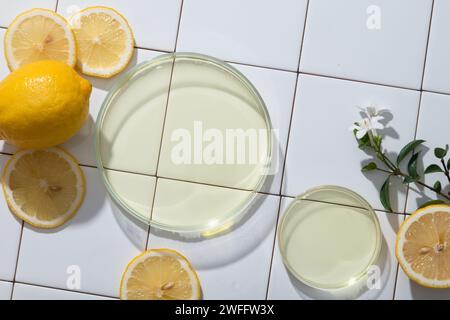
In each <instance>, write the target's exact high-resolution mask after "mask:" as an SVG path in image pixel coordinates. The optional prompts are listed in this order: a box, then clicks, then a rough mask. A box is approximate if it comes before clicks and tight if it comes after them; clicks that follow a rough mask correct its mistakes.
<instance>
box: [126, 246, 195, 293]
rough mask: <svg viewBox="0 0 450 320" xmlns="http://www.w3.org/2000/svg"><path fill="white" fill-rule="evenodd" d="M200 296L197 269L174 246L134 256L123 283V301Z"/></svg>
mask: <svg viewBox="0 0 450 320" xmlns="http://www.w3.org/2000/svg"><path fill="white" fill-rule="evenodd" d="M200 296H201V288H200V281H199V280H198V276H197V273H196V272H195V270H194V268H192V266H191V264H190V263H189V261H188V260H187V259H186V258H185V257H184V256H183V255H182V254H180V253H179V252H177V251H174V250H170V249H152V250H148V251H145V252H144V253H142V254H140V255H139V256H137V257H136V258H134V259H133V260H132V261H131V262H130V263H129V264H128V266H127V268H126V270H125V272H124V274H123V276H122V281H121V283H120V298H121V299H122V300H199V299H200Z"/></svg>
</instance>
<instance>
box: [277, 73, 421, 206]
mask: <svg viewBox="0 0 450 320" xmlns="http://www.w3.org/2000/svg"><path fill="white" fill-rule="evenodd" d="M324 93H326V94H324ZM418 104H419V92H417V91H411V90H405V89H397V88H391V87H385V86H378V85H371V84H364V83H358V82H354V81H346V80H338V79H330V78H324V77H316V76H308V75H301V76H300V79H299V83H298V86H297V98H296V101H295V106H294V114H293V120H292V129H291V133H290V140H289V147H288V151H287V162H286V168H285V177H284V186H283V188H284V191H283V194H284V195H288V196H297V195H298V194H300V193H302V192H304V191H306V190H307V189H309V188H312V187H315V186H319V185H324V184H325V185H329V184H334V185H341V186H343V187H348V188H350V189H352V190H354V191H356V192H357V193H359V194H361V196H363V197H364V198H366V199H367V200H368V201H369V203H371V205H372V206H373V207H374V208H375V209H380V210H383V207H382V205H381V203H380V201H379V196H378V195H379V189H380V187H381V185H382V184H383V182H384V180H385V176H383V175H382V174H380V173H374V172H369V173H368V174H366V175H365V174H363V173H362V172H361V163H366V160H368V159H371V156H368V155H367V154H366V153H365V152H363V151H362V150H360V149H359V148H358V144H357V141H356V139H355V137H354V136H353V133H352V132H350V130H349V128H350V126H351V125H352V124H353V123H354V122H355V121H358V120H360V119H361V116H360V113H359V110H358V109H357V106H360V107H366V106H369V105H375V106H377V107H379V108H390V109H391V113H392V116H393V119H392V120H391V121H390V122H389V123H388V127H387V128H386V129H385V130H384V131H383V133H382V134H383V135H386V137H385V139H384V147H385V148H386V149H387V150H388V151H391V152H398V151H399V150H400V149H401V148H402V147H403V146H404V145H405V144H406V143H408V142H409V141H411V140H412V139H413V138H414V131H415V126H416V118H417V112H418ZM394 159H395V158H394ZM392 189H394V187H392ZM395 189H397V188H395ZM405 189H406V188H405V187H404V186H399V190H400V192H397V193H396V192H394V190H392V206H393V210H395V211H398V212H403V210H404V206H405Z"/></svg>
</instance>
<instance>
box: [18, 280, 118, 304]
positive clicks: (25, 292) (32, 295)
mask: <svg viewBox="0 0 450 320" xmlns="http://www.w3.org/2000/svg"><path fill="white" fill-rule="evenodd" d="M12 299H13V300H113V299H112V298H107V297H103V296H95V295H91V294H84V293H79V292H74V291H67V290H58V289H53V288H44V287H38V286H33V285H28V284H22V283H15V284H14V292H13V297H12Z"/></svg>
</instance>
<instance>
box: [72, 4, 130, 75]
mask: <svg viewBox="0 0 450 320" xmlns="http://www.w3.org/2000/svg"><path fill="white" fill-rule="evenodd" d="M69 20H70V25H71V27H72V29H73V31H74V34H75V39H76V41H77V45H78V68H79V69H80V70H81V72H82V73H84V74H86V75H90V76H95V77H100V78H110V77H112V76H114V75H116V74H118V73H119V72H121V71H122V70H123V69H125V67H126V66H127V65H128V63H129V62H130V60H131V57H132V56H133V52H134V37H133V32H132V31H131V28H130V26H129V24H128V22H127V20H126V19H125V18H124V17H123V16H122V15H121V14H120V13H118V12H117V11H115V10H114V9H111V8H108V7H101V6H96V7H89V8H86V9H84V10H81V11H80V12H78V13H76V14H75V15H73V16H72V17H71V18H70V19H69Z"/></svg>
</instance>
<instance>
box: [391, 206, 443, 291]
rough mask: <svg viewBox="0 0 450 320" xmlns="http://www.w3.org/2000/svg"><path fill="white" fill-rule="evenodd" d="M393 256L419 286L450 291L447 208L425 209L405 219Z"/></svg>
mask: <svg viewBox="0 0 450 320" xmlns="http://www.w3.org/2000/svg"><path fill="white" fill-rule="evenodd" d="M395 254H396V256H397V259H398V261H399V263H400V266H401V267H402V269H403V271H404V272H405V273H406V275H407V276H408V277H409V278H410V279H412V280H414V281H415V282H417V283H418V284H420V285H422V286H425V287H429V288H450V206H449V205H432V206H428V207H425V208H423V209H419V210H417V211H416V212H415V213H413V214H412V215H411V216H410V217H409V218H407V219H406V220H405V222H403V224H402V226H401V227H400V230H399V232H398V234H397V243H396V249H395Z"/></svg>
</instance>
